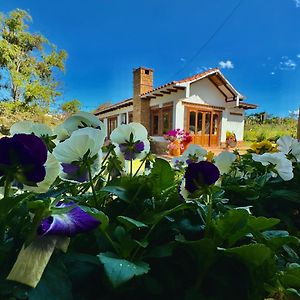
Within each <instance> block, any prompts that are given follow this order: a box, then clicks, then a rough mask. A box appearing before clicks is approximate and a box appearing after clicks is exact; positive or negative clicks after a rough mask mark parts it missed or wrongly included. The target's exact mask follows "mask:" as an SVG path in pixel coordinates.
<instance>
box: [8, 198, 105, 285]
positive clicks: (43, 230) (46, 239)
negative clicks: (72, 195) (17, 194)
mask: <svg viewBox="0 0 300 300" xmlns="http://www.w3.org/2000/svg"><path fill="white" fill-rule="evenodd" d="M60 210H61V211H60ZM99 224H100V221H99V220H97V219H95V218H94V217H93V216H91V215H89V214H88V213H86V212H85V211H84V210H82V209H81V208H80V207H79V206H78V205H76V204H74V203H73V202H70V203H63V202H59V203H58V204H57V205H56V207H55V212H54V213H53V214H52V215H51V216H49V217H48V218H46V219H44V220H42V222H41V224H40V226H39V227H38V230H37V233H38V236H37V237H36V239H35V240H34V241H33V242H32V243H31V244H29V245H28V246H27V247H25V246H23V248H22V249H21V251H20V253H19V255H18V258H17V260H16V262H15V264H14V266H13V268H12V270H11V272H10V273H9V275H8V276H7V279H8V280H13V281H17V282H21V283H23V284H26V285H28V286H31V287H33V288H35V287H36V286H37V284H38V283H39V281H40V279H41V277H42V275H43V272H44V270H45V268H46V266H47V264H48V262H49V260H50V257H51V255H52V253H53V252H54V250H55V248H57V249H60V250H62V251H64V252H66V250H67V247H68V244H69V240H70V239H69V237H73V236H74V235H76V234H78V233H83V232H87V231H90V230H93V229H95V228H96V227H97V226H98V225H99Z"/></svg>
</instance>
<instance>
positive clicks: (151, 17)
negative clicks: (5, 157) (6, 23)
mask: <svg viewBox="0 0 300 300" xmlns="http://www.w3.org/2000/svg"><path fill="white" fill-rule="evenodd" d="M237 3H239V0H218V1H204V0H185V1H182V0H173V1H167V0H151V1H149V0H147V1H146V0H110V1H108V0H106V1H104V0H85V1H82V0H73V1H69V0H59V1H58V0H51V1H38V0H26V1H24V0H1V2H0V10H1V11H2V12H5V13H6V12H9V11H10V10H13V9H15V8H21V9H25V10H28V11H29V12H30V14H31V15H32V17H33V23H32V24H31V27H30V28H31V31H33V32H36V31H38V32H41V33H42V34H43V35H45V36H46V37H47V38H48V39H49V40H50V41H51V42H53V43H54V44H56V45H57V46H58V48H59V49H65V50H66V51H67V52H68V54H69V57H68V60H67V64H66V73H65V74H60V75H59V80H60V81H61V91H62V92H63V97H62V98H61V99H60V101H67V100H70V99H72V98H77V99H79V100H80V101H81V102H82V103H83V109H84V110H92V109H94V108H96V107H97V106H98V105H99V104H101V103H103V102H107V101H112V102H117V101H119V100H122V99H124V98H127V97H131V96H132V70H133V68H136V67H139V66H146V67H150V68H153V69H154V84H155V86H157V85H160V84H163V83H166V82H168V81H172V80H176V79H182V78H185V77H188V76H190V75H192V74H195V73H197V72H200V71H202V70H204V69H206V68H210V67H216V66H219V67H220V66H222V72H223V73H224V74H225V76H226V77H227V78H228V79H229V80H230V81H231V83H232V84H233V85H234V86H235V87H236V88H237V89H238V90H239V91H240V92H241V93H242V94H244V95H246V97H247V99H246V100H245V101H248V102H250V103H255V104H258V105H259V111H267V112H269V113H271V114H275V115H280V116H284V115H288V111H289V110H295V109H297V108H298V107H299V106H300V34H299V30H298V28H300V0H243V1H242V2H241V4H240V6H239V7H238V9H237V10H236V11H235V12H234V14H233V15H232V16H231V18H230V19H229V20H228V22H226V24H224V26H222V27H221V29H220V30H219V31H218V32H217V33H216V34H215V35H214V33H215V32H216V30H217V29H218V28H219V27H220V25H221V24H222V23H223V22H224V20H225V19H226V18H227V16H228V15H229V14H230V13H231V12H232V10H233V8H234V7H235V6H236V5H237ZM212 35H214V36H213V38H212V39H211V36H212ZM207 41H209V43H207ZM205 43H206V46H205V47H203V45H204V44H205ZM196 54H198V55H197V56H195V55H196ZM192 58H193V59H192Z"/></svg>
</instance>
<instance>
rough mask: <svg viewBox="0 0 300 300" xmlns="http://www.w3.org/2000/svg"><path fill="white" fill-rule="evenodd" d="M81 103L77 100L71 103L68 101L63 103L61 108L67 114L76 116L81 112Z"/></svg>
mask: <svg viewBox="0 0 300 300" xmlns="http://www.w3.org/2000/svg"><path fill="white" fill-rule="evenodd" d="M80 107H81V102H80V101H79V100H77V99H73V100H71V101H67V102H65V103H63V104H62V105H61V106H60V108H61V110H62V111H63V112H64V113H66V114H70V115H71V114H74V113H77V112H78V111H79V110H80Z"/></svg>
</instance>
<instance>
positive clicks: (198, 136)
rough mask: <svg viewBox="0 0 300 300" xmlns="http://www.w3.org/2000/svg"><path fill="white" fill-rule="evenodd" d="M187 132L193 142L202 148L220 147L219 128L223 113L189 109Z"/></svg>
mask: <svg viewBox="0 0 300 300" xmlns="http://www.w3.org/2000/svg"><path fill="white" fill-rule="evenodd" d="M187 112H188V113H187V128H186V130H187V131H188V132H189V133H190V135H191V136H192V139H193V140H192V142H193V143H194V144H198V145H201V146H206V147H210V146H218V145H219V131H220V130H219V127H220V118H221V113H220V112H216V111H202V110H198V109H191V108H189V109H188V111H187Z"/></svg>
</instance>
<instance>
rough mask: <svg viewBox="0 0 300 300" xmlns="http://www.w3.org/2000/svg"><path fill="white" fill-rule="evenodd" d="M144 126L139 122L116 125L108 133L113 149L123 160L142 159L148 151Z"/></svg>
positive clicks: (148, 145)
mask: <svg viewBox="0 0 300 300" xmlns="http://www.w3.org/2000/svg"><path fill="white" fill-rule="evenodd" d="M147 136H148V133H147V130H146V128H145V127H144V126H143V125H142V124H139V123H130V124H124V125H120V126H118V127H117V128H116V129H114V130H113V131H112V133H111V135H110V139H111V141H112V143H113V144H114V145H115V146H116V148H115V151H116V154H117V155H118V156H119V157H123V158H124V159H125V160H134V159H143V158H144V157H145V156H146V155H147V154H148V153H149V151H150V143H149V140H148V138H147Z"/></svg>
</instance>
